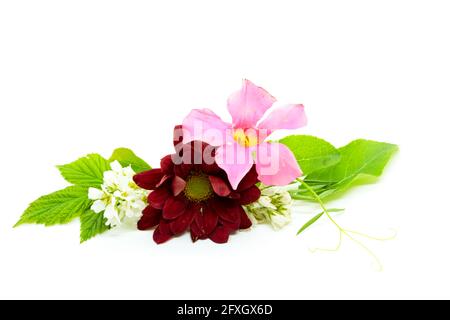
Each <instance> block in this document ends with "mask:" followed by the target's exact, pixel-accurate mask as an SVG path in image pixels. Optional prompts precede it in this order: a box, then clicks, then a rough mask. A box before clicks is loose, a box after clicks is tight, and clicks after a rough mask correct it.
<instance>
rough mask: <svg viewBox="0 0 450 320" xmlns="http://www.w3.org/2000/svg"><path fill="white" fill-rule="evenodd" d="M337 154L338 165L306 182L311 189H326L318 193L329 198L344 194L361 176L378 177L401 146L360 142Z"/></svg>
mask: <svg viewBox="0 0 450 320" xmlns="http://www.w3.org/2000/svg"><path fill="white" fill-rule="evenodd" d="M338 150H339V152H340V153H341V160H340V161H339V163H337V164H336V165H334V166H331V167H328V168H325V169H323V170H320V171H316V172H313V173H312V174H310V175H308V176H307V177H306V179H305V181H306V182H307V183H308V184H311V185H314V184H316V185H317V184H321V185H324V186H322V187H321V189H320V190H318V191H317V192H318V193H319V194H320V195H321V196H322V197H323V196H324V195H325V193H326V195H327V196H328V195H330V194H332V193H334V192H335V191H339V190H342V189H343V188H345V187H347V186H348V185H349V184H351V183H352V182H353V181H354V180H355V178H357V177H358V176H360V175H369V176H373V177H379V176H380V175H381V174H382V173H383V170H384V168H385V166H386V164H387V163H388V162H389V160H390V159H391V157H392V155H393V154H394V153H395V152H396V151H397V150H398V146H396V145H394V144H390V143H384V142H377V141H371V140H362V139H359V140H355V141H353V142H351V143H349V144H348V145H346V146H344V147H342V148H339V149H338ZM300 188H301V187H300Z"/></svg>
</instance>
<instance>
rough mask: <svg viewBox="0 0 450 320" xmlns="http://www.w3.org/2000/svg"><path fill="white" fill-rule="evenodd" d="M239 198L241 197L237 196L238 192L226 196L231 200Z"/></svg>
mask: <svg viewBox="0 0 450 320" xmlns="http://www.w3.org/2000/svg"><path fill="white" fill-rule="evenodd" d="M240 197H241V195H240V194H239V192H236V191H232V192H231V193H230V195H229V196H228V198H230V199H233V200H237V199H239V198H240Z"/></svg>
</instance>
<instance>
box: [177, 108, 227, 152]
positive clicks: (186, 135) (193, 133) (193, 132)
mask: <svg viewBox="0 0 450 320" xmlns="http://www.w3.org/2000/svg"><path fill="white" fill-rule="evenodd" d="M227 131H228V132H229V134H231V125H230V124H229V123H226V122H223V121H222V119H220V117H219V116H218V115H216V114H215V113H214V112H212V111H211V110H209V109H194V110H192V111H191V112H190V113H189V114H188V115H187V117H186V118H184V120H183V143H188V142H190V141H193V140H200V141H203V142H206V143H208V144H210V145H212V146H220V145H223V144H224V143H225V138H226V133H227Z"/></svg>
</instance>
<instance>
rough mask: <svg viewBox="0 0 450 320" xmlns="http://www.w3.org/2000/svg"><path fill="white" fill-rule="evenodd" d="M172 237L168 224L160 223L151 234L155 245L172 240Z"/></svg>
mask: <svg viewBox="0 0 450 320" xmlns="http://www.w3.org/2000/svg"><path fill="white" fill-rule="evenodd" d="M172 236H173V235H172V233H171V232H170V228H169V226H168V224H167V223H166V222H164V221H162V222H161V223H160V224H159V226H158V227H157V228H156V229H155V231H154V232H153V241H155V242H156V243H157V244H161V243H164V242H166V241H167V240H169V239H170V238H172Z"/></svg>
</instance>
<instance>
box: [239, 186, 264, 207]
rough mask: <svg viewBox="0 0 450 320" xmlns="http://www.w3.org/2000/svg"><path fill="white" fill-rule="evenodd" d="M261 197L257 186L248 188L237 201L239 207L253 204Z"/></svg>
mask: <svg viewBox="0 0 450 320" xmlns="http://www.w3.org/2000/svg"><path fill="white" fill-rule="evenodd" d="M260 196H261V190H259V188H258V187H257V186H253V187H250V188H248V189H246V190H244V191H242V192H241V197H240V198H239V199H238V200H237V201H238V202H239V203H240V204H241V205H243V206H244V205H247V204H250V203H253V202H255V201H256V200H258V199H259V197H260Z"/></svg>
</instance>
